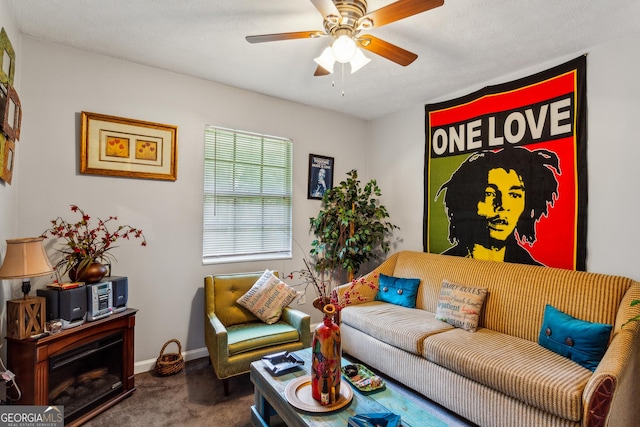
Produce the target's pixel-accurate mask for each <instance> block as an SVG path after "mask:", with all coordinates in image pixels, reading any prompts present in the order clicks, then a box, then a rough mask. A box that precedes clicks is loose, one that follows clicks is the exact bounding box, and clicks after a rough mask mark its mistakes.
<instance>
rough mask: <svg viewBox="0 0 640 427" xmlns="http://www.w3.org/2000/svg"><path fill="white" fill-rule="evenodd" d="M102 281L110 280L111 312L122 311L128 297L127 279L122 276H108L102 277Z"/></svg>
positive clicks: (124, 308) (125, 306)
mask: <svg viewBox="0 0 640 427" xmlns="http://www.w3.org/2000/svg"><path fill="white" fill-rule="evenodd" d="M102 281H103V282H111V295H112V301H111V306H112V307H113V312H114V313H117V312H119V311H124V310H126V308H127V300H128V299H129V280H128V279H127V277H123V276H110V277H105V278H104V279H102Z"/></svg>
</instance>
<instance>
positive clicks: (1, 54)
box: [0, 28, 16, 86]
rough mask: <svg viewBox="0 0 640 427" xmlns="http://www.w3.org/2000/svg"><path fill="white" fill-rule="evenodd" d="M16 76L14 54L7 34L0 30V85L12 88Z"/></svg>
mask: <svg viewBox="0 0 640 427" xmlns="http://www.w3.org/2000/svg"><path fill="white" fill-rule="evenodd" d="M15 74H16V53H15V51H14V50H13V46H12V45H11V41H10V40H9V36H8V35H7V32H6V31H5V30H4V28H2V30H0V83H4V84H8V85H10V86H13V78H14V76H15Z"/></svg>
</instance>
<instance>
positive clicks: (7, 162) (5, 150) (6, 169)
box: [0, 132, 16, 184]
mask: <svg viewBox="0 0 640 427" xmlns="http://www.w3.org/2000/svg"><path fill="white" fill-rule="evenodd" d="M15 149H16V145H15V142H14V141H11V140H10V139H7V138H5V136H4V135H3V134H2V132H0V179H2V180H3V181H4V182H6V183H7V184H11V179H12V177H13V160H14V158H15Z"/></svg>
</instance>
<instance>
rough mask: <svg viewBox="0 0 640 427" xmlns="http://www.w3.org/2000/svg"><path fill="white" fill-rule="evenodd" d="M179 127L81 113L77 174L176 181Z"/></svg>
mask: <svg viewBox="0 0 640 427" xmlns="http://www.w3.org/2000/svg"><path fill="white" fill-rule="evenodd" d="M177 138H178V127H177V126H172V125H165V124H160V123H153V122H146V121H142V120H135V119H126V118H122V117H115V116H107V115H104V114H97V113H89V112H86V111H83V112H82V120H81V139H80V173H82V174H92V175H107V176H123V177H127V178H144V179H161V180H168V181H175V180H176V179H177V177H178V142H177Z"/></svg>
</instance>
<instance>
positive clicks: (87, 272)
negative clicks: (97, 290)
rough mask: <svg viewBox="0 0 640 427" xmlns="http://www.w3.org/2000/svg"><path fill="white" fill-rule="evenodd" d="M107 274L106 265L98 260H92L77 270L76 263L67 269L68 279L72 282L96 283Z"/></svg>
mask: <svg viewBox="0 0 640 427" xmlns="http://www.w3.org/2000/svg"><path fill="white" fill-rule="evenodd" d="M106 274H107V267H105V266H104V265H102V264H100V263H99V262H92V263H91V264H89V265H87V266H86V267H85V268H83V269H80V270H78V265H77V264H76V266H74V267H72V268H71V270H69V279H71V281H73V282H85V283H96V282H99V281H100V280H102V278H103V277H104V276H105V275H106Z"/></svg>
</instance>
